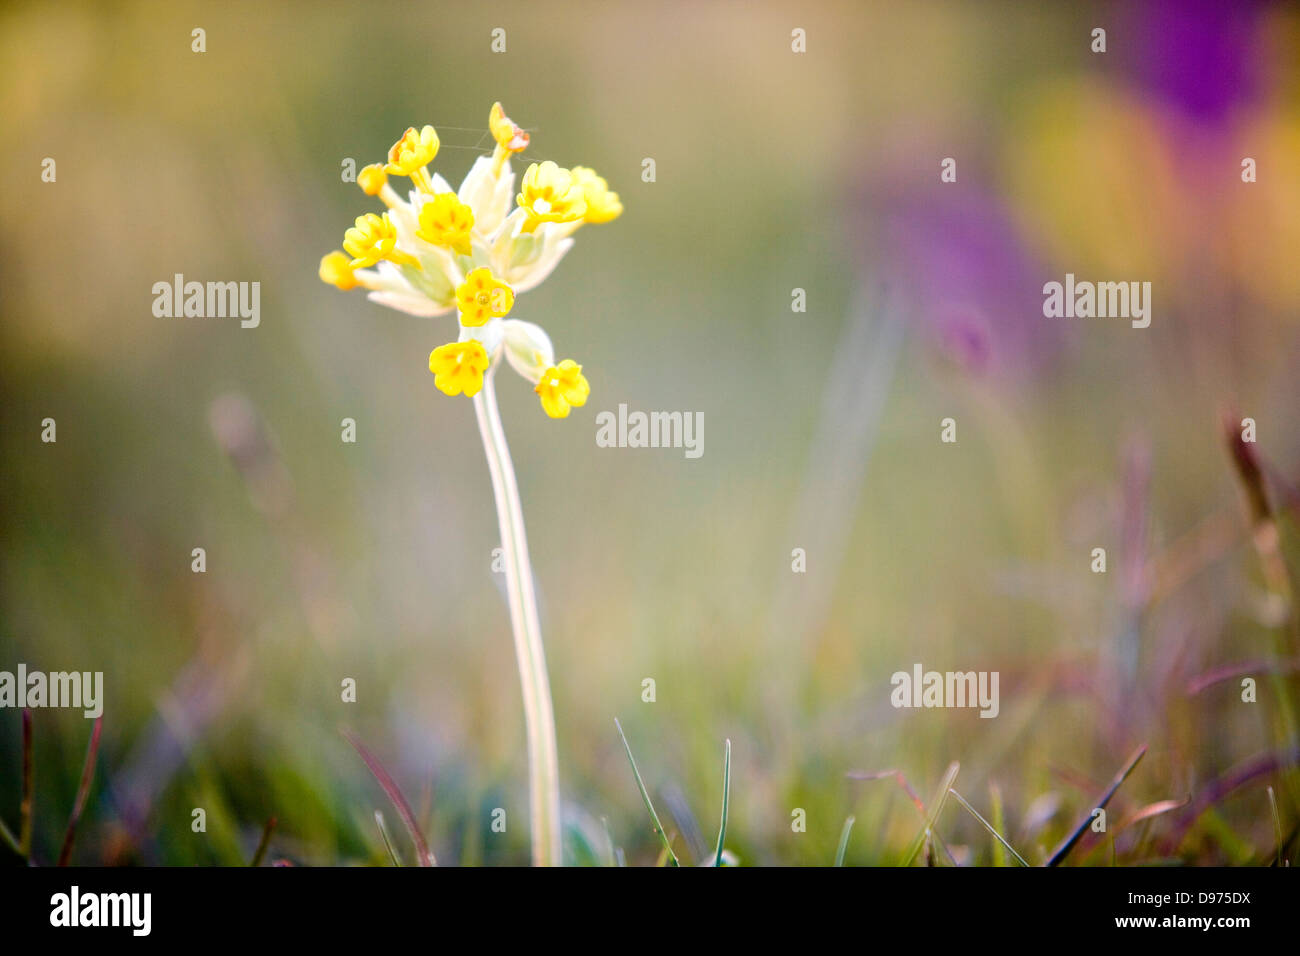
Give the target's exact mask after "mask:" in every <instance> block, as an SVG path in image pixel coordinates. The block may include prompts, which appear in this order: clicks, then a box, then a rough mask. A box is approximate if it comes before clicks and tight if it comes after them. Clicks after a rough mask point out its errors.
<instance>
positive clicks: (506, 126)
mask: <svg viewBox="0 0 1300 956" xmlns="http://www.w3.org/2000/svg"><path fill="white" fill-rule="evenodd" d="M488 129H490V130H491V131H492V138H493V139H495V140H496V141H497V145H498V146H500V147H501V148H502V149H504V150H506V151H507V152H511V153H519V152H522V151H523V149H524V147H526V146H527V145H528V134H527V133H525V132H524V131H523V130H522V129H520V128H519V127H518V126H516V125H515V121H514V120H512V119H511V118H510V117H509V116H506V111H505V110H504V109H502V108H501V104H500V103H493V104H492V112H491V113H489V114H488Z"/></svg>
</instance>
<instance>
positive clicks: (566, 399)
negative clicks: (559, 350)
mask: <svg viewBox="0 0 1300 956" xmlns="http://www.w3.org/2000/svg"><path fill="white" fill-rule="evenodd" d="M534 391H535V392H537V394H538V395H540V396H541V397H542V408H543V409H545V410H546V414H547V415H550V416H551V417H552V418H567V417H568V415H569V410H570V409H571V408H578V407H579V406H581V405H584V404H586V401H587V397H588V396H589V395H591V386H590V385H589V384H588V383H587V379H586V377H584V376H583V374H582V366H581V365H579V364H578V363H577V362H575V361H573V359H565V360H564V361H563V362H561V363H560V364H559V365H553V366H551V367H550V368H548V369H547V370H546V371H545V372H543V373H542V377H541V380H540V381H539V382H538V383H537V387H536V388H535V389H534Z"/></svg>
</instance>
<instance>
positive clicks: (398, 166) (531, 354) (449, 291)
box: [319, 103, 623, 866]
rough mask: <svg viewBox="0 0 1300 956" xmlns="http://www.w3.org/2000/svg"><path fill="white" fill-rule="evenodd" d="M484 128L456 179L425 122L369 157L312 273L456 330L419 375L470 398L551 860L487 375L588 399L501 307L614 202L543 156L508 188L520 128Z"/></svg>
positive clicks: (540, 734)
mask: <svg viewBox="0 0 1300 956" xmlns="http://www.w3.org/2000/svg"><path fill="white" fill-rule="evenodd" d="M488 131H489V132H490V133H491V134H492V139H493V140H494V141H495V143H496V145H495V148H494V149H493V151H492V155H491V156H481V157H479V158H478V159H476V160H475V161H474V165H473V166H472V167H471V168H470V171H469V173H468V175H466V176H465V178H464V180H463V181H462V182H461V184H460V188H459V189H453V188H452V187H451V185H450V184H449V183H448V182H447V181H446V179H444V178H443V177H442V176H441V175H440V174H438V173H431V172H430V171H429V168H428V166H429V163H431V162H432V161H433V160H434V158H435V157H436V156H437V155H438V149H439V140H438V133H437V131H436V130H435V129H434V128H433V127H432V126H424V127H422V128H421V129H419V130H417V129H416V128H415V127H411V128H410V129H408V130H407V131H406V132H405V133H403V134H402V136H401V138H400V139H399V140H398V141H397V142H396V143H394V144H393V146H392V148H391V149H390V150H389V151H388V161H387V162H386V163H372V164H370V165H369V166H366V167H364V168H363V169H362V170H361V172H360V173H359V174H358V175H357V185H359V186H360V187H361V191H362V192H363V193H365V194H366V195H367V196H371V197H374V198H376V199H378V200H379V201H380V202H382V203H383V204H384V206H385V207H386V211H385V212H383V213H373V212H371V213H365V214H364V215H362V216H359V217H358V218H357V220H356V222H355V224H354V225H353V227H352V228H351V229H349V230H347V232H346V233H345V234H344V237H343V251H338V250H335V251H334V252H330V253H328V254H327V255H325V256H324V257H323V258H322V259H321V261H320V270H319V271H320V278H321V281H322V282H325V283H327V284H329V285H332V286H335V287H336V288H338V289H342V290H348V289H355V288H362V289H365V290H366V292H367V294H368V296H369V298H370V299H371V300H372V301H374V302H378V303H380V304H381V305H386V306H388V307H389V308H393V309H397V310H399V311H402V312H406V313H409V314H411V315H417V316H422V317H436V316H440V315H445V314H448V313H452V312H455V313H456V317H457V321H456V327H457V330H458V331H457V335H456V337H455V339H454V340H453V341H449V342H444V344H441V345H438V346H437V347H436V348H434V349H433V351H432V352H430V353H429V371H430V372H432V373H433V384H434V387H435V388H437V389H438V390H439V391H440V392H442V393H443V394H445V395H453V396H454V395H465V396H467V397H468V398H470V399H471V401H472V402H473V405H474V414H475V417H476V418H477V420H478V426H479V435H480V437H481V438H482V440H483V450H484V453H485V455H486V457H487V464H488V472H489V475H490V477H491V479H492V493H493V496H494V498H495V499H496V505H497V525H498V529H499V531H500V534H501V538H500V540H501V549H502V552H503V553H504V558H505V561H504V564H505V568H504V570H505V576H506V593H507V598H508V600H509V606H510V625H511V629H512V631H513V633H514V643H515V657H516V662H517V665H518V668H519V680H520V686H521V690H522V696H523V704H524V721H525V725H526V726H525V730H526V731H527V732H526V734H525V737H526V740H527V744H528V767H529V774H528V783H529V799H528V803H529V821H530V826H531V829H532V841H533V853H532V858H533V862H534V863H536V864H539V865H551V866H554V865H558V864H560V863H561V862H562V860H563V856H562V835H561V830H560V789H559V787H560V784H559V767H558V759H557V756H556V753H557V748H556V743H555V716H554V713H553V712H552V707H551V688H550V682H549V680H548V678H547V675H546V655H545V650H544V648H543V646H542V636H541V628H540V624H539V615H538V613H537V598H536V594H535V592H534V584H533V571H532V567H531V565H530V563H529V559H528V542H527V538H526V535H525V533H524V519H523V511H522V507H521V505H520V501H519V490H518V486H517V482H516V480H515V474H514V466H513V465H512V464H511V461H510V449H509V447H508V445H507V443H506V436H505V429H504V428H503V427H502V424H501V414H500V411H499V409H498V407H497V401H496V392H495V388H494V379H495V375H496V372H497V370H498V369H499V368H500V367H501V365H502V364H506V365H509V366H510V367H511V368H512V369H514V370H515V371H516V372H518V373H519V374H520V375H521V376H523V378H524V379H525V380H526V381H528V382H529V383H530V384H531V385H532V386H533V390H534V392H535V393H536V394H537V396H538V398H539V400H540V402H541V405H542V410H543V411H544V412H545V413H546V414H547V415H549V416H550V417H551V418H567V417H568V415H569V413H570V412H571V411H572V410H573V409H574V408H579V407H581V406H582V405H584V404H585V403H586V401H587V398H588V396H590V394H591V385H590V384H589V383H588V382H587V379H586V377H585V376H584V375H583V374H582V366H581V365H579V364H578V363H577V362H575V361H573V359H567V358H566V359H563V360H562V361H559V362H557V361H556V360H555V349H554V347H553V346H552V345H551V339H550V336H548V335H547V334H546V331H545V330H544V329H543V328H542V327H541V326H539V325H536V324H534V323H532V322H527V321H525V320H523V319H520V318H516V317H514V316H513V314H512V313H513V311H514V308H515V300H516V298H517V297H518V296H519V295H521V294H523V293H525V292H527V291H529V290H530V289H533V288H535V287H536V286H537V285H538V284H539V283H541V282H542V281H543V280H545V279H546V277H547V276H549V275H550V274H551V272H552V271H553V270H554V269H555V267H556V266H557V265H558V264H559V262H560V260H561V259H563V258H564V256H565V254H566V253H567V252H568V251H569V249H571V248H572V247H573V242H574V239H573V236H574V233H575V232H577V231H578V229H580V228H581V227H582V226H584V225H595V224H598V223H607V222H610V221H612V220H613V219H616V218H617V217H618V216H619V215H620V214H621V213H622V212H623V204H622V202H621V201H620V200H619V197H618V194H617V193H615V192H613V191H612V190H610V188H609V184H608V183H606V182H605V180H604V179H602V178H601V177H600V176H598V175H597V174H596V173H595V171H594V170H592V169H590V168H588V167H585V166H576V167H574V168H573V169H571V170H570V169H564V168H562V167H560V166H557V165H556V164H555V163H553V162H550V161H547V162H543V163H533V164H532V165H530V166H529V167H528V169H527V171H526V172H525V173H524V175H523V178H522V180H521V182H520V186H519V192H518V193H516V192H515V174H514V171H513V170H512V169H511V166H510V160H511V158H512V157H513V156H515V155H517V154H518V153H520V152H522V151H523V150H525V149H526V148H527V147H528V141H529V136H528V133H527V132H525V131H524V130H523V129H522V128H521V127H519V126H518V124H516V123H515V122H514V121H513V120H512V119H510V118H509V117H508V116H506V114H505V110H503V109H502V108H501V104H500V103H494V104H493V105H492V109H491V112H490V113H489V114H488ZM398 176H405V177H406V178H407V179H409V180H410V183H411V187H412V188H411V189H410V190H409V191H407V193H406V196H405V197H403V196H402V195H401V194H399V192H398V190H397V189H396V188H394V186H393V184H392V182H390V179H392V178H394V177H398Z"/></svg>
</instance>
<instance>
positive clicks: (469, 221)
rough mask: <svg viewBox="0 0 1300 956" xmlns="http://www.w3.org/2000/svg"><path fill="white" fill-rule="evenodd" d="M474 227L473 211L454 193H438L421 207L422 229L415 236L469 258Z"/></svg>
mask: <svg viewBox="0 0 1300 956" xmlns="http://www.w3.org/2000/svg"><path fill="white" fill-rule="evenodd" d="M473 228H474V210H473V209H471V208H470V207H469V206H467V205H465V203H463V202H461V201H460V199H459V198H458V197H457V195H456V194H455V193H438V195H436V196H434V197H433V198H432V199H430V200H429V201H428V202H426V203H425V204H424V205H423V206H422V207H421V208H420V228H419V229H417V230H416V231H415V234H416V235H417V236H419V237H420V238H421V239H423V240H424V241H425V242H429V243H432V244H433V245H435V246H445V247H447V248H449V249H454V250H455V251H456V252H459V253H460V254H461V255H462V256H468V255H469V254H470V251H471V250H470V243H469V237H470V230H472V229H473Z"/></svg>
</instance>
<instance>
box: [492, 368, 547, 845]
mask: <svg viewBox="0 0 1300 956" xmlns="http://www.w3.org/2000/svg"><path fill="white" fill-rule="evenodd" d="M495 371H496V367H495V365H494V366H493V368H492V369H491V370H489V371H488V373H487V374H486V375H485V376H484V377H483V388H482V389H481V390H480V391H479V393H478V394H477V395H475V396H474V414H475V415H476V416H477V417H478V430H479V434H480V435H481V436H482V438H483V450H484V452H485V453H486V454H487V462H488V471H489V472H490V473H491V475H492V493H493V496H494V497H495V498H496V505H497V524H498V525H499V526H500V529H501V549H502V551H503V552H504V555H505V566H506V593H507V595H508V597H509V601H510V627H511V630H512V631H513V632H514V638H515V657H516V659H517V661H518V664H519V683H520V687H521V688H522V690H523V698H524V728H525V731H526V734H527V738H528V808H529V819H530V822H531V826H532V841H533V865H534V866H560V865H561V863H562V857H561V842H560V771H559V762H558V759H557V756H556V746H555V714H554V712H553V710H552V708H551V685H550V681H549V680H548V679H547V676H546V653H545V650H544V649H543V647H542V630H541V626H540V625H539V623H538V618H537V596H536V594H535V592H534V591H533V570H532V567H531V565H530V564H529V561H528V539H527V538H526V537H525V535H524V514H523V510H522V508H521V507H520V505H519V487H518V485H517V484H516V483H515V469H514V465H512V464H511V462H510V448H509V446H508V445H507V444H506V433H505V430H504V429H503V428H502V427H501V413H500V412H499V411H498V410H497V397H496V387H495V383H494V381H493V380H494V379H495V377H496V376H495V374H494V373H495Z"/></svg>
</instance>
